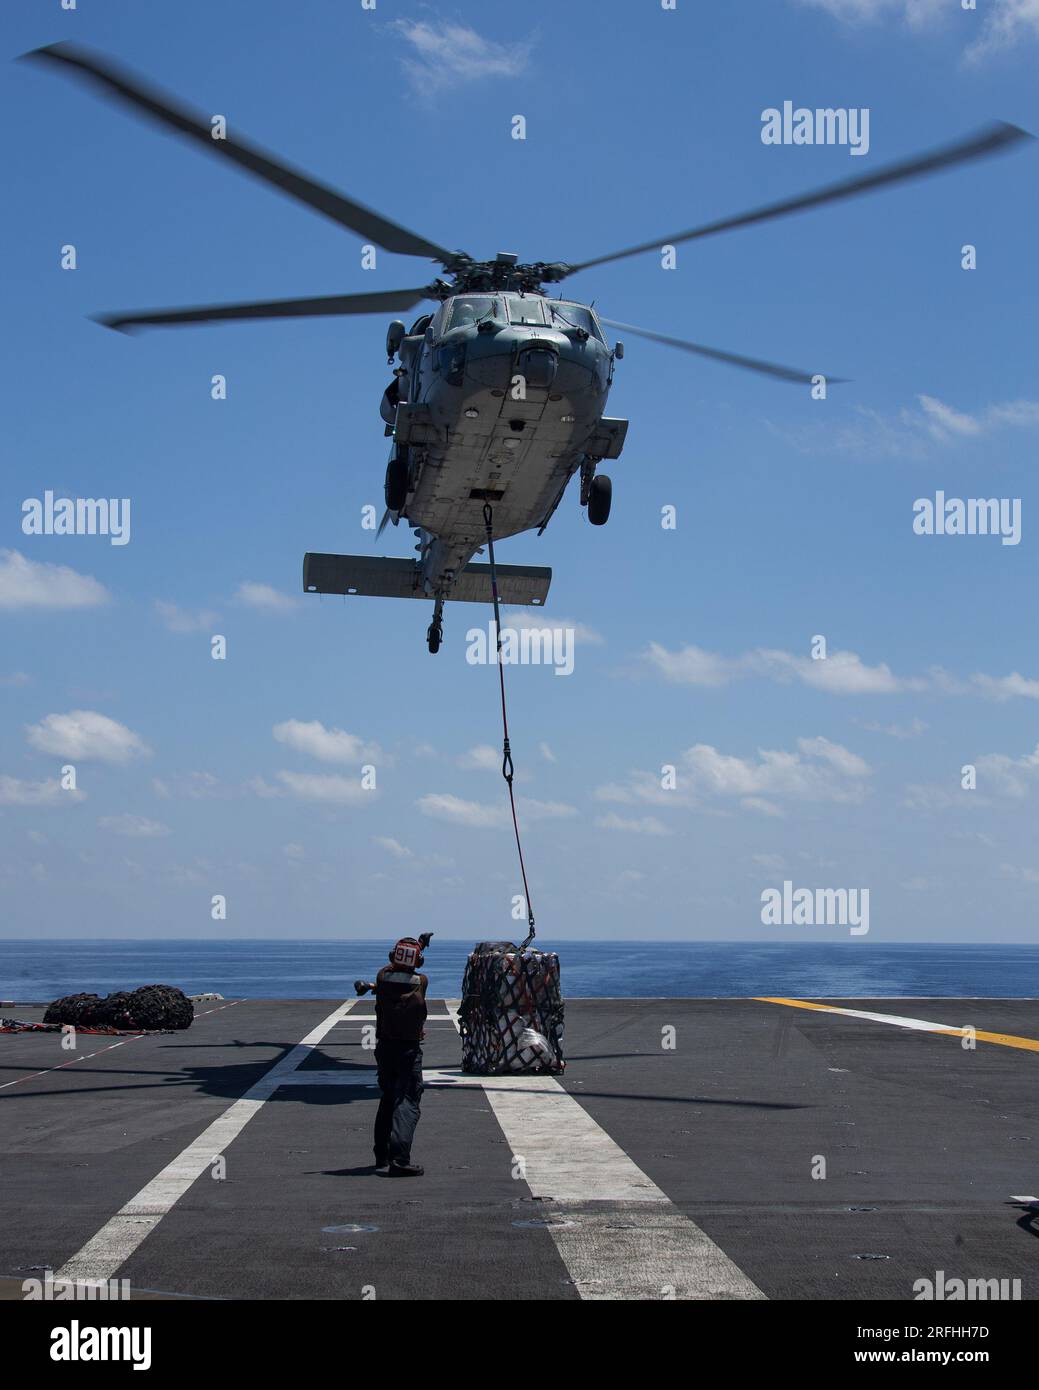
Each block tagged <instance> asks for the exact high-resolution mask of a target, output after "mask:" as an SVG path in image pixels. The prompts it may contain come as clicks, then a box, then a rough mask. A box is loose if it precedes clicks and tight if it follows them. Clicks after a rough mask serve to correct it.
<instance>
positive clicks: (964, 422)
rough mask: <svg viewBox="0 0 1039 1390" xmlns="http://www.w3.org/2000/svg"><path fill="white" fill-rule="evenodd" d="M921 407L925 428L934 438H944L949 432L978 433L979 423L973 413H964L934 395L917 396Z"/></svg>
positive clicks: (979, 430) (979, 431) (979, 429)
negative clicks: (925, 423)
mask: <svg viewBox="0 0 1039 1390" xmlns="http://www.w3.org/2000/svg"><path fill="white" fill-rule="evenodd" d="M917 400H918V401H919V402H920V405H921V407H922V408H923V412H924V418H925V420H926V422H927V428H928V429H929V431H930V432H931V434H933V435H934V437H935V438H936V439H945V438H946V437H947V436H948V435H950V434H966V435H971V434H980V433H981V424H980V422H979V421H977V420H976V419H975V418H974V416H973V415H964V414H963V413H962V412H961V411H958V410H953V408H952V406H951V405H945V404H943V402H941V401H940V400H937V399H936V397H934V396H917Z"/></svg>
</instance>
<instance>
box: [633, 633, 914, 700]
mask: <svg viewBox="0 0 1039 1390" xmlns="http://www.w3.org/2000/svg"><path fill="white" fill-rule="evenodd" d="M642 659H643V661H645V662H647V663H648V664H649V665H650V666H652V667H653V668H654V669H655V670H656V671H657V672H658V673H659V674H660V675H661V676H663V678H664V679H665V680H666V681H670V682H671V683H672V684H673V685H697V686H702V687H707V688H711V689H717V688H719V687H721V686H725V685H728V684H729V683H730V682H731V681H734V680H737V679H739V678H741V677H747V676H764V677H766V678H767V679H769V680H774V681H778V682H779V683H780V684H786V683H788V682H789V681H791V680H799V681H800V682H801V683H802V684H803V685H807V686H810V687H812V688H813V689H815V690H822V691H825V692H827V693H828V694H831V695H878V694H883V695H887V694H893V693H895V692H896V691H900V690H919V689H922V688H924V685H925V684H926V682H924V681H921V680H918V679H916V680H913V679H910V680H906V679H902V678H900V677H898V676H896V675H894V674H893V672H892V671H891V668H890V667H889V666H887V665H886V664H885V663H884V662H881V663H880V664H879V665H878V666H867V665H866V663H865V662H864V661H863V660H862V658H861V657H860V656H858V655H857V654H856V653H855V652H843V651H835V652H831V653H830V654H829V655H828V656H826V657H825V658H821V659H819V660H813V659H812V658H811V657H809V656H797V655H795V654H794V653H793V652H784V651H778V650H770V649H767V648H758V649H756V650H755V651H750V652H746V653H744V654H743V655H742V656H737V657H725V656H721V655H719V654H718V653H716V652H708V651H705V650H704V649H703V648H702V647H696V646H685V647H681V648H679V649H678V650H677V651H673V652H672V651H668V649H667V648H666V647H664V646H662V645H661V644H660V643H659V642H651V643H650V644H649V647H648V648H647V649H646V651H645V652H644V653H643V656H642Z"/></svg>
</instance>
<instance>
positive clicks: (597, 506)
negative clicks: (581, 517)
mask: <svg viewBox="0 0 1039 1390" xmlns="http://www.w3.org/2000/svg"><path fill="white" fill-rule="evenodd" d="M596 463H598V459H586V460H585V462H584V463H583V464H582V465H581V506H582V507H587V508H588V520H589V521H590V522H591V523H592V525H593V526H605V525H606V523H607V521H609V519H610V503H611V502H612V500H613V484H612V483H611V482H610V480H609V478H608V477H607V476H606V474H605V473H598V474H597V473H596V471H595V465H596Z"/></svg>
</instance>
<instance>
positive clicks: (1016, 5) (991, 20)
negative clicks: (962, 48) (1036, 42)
mask: <svg viewBox="0 0 1039 1390" xmlns="http://www.w3.org/2000/svg"><path fill="white" fill-rule="evenodd" d="M1037 36H1039V0H994V3H993V7H992V12H991V14H990V15H989V16H988V17H987V18H986V20H985V24H984V27H983V28H982V31H981V34H980V36H979V37H978V38H977V39H976V40H975V41H974V43H972V44H971V45H970V46H969V47H968V48H967V51H966V54H965V57H966V59H967V62H969V63H976V62H980V61H981V60H982V59H983V58H987V57H989V56H990V55H991V54H993V53H999V52H1002V51H1003V50H1005V49H1007V48H1013V47H1014V45H1015V44H1017V43H1019V42H1021V41H1023V40H1027V39H1034V38H1036V37H1037Z"/></svg>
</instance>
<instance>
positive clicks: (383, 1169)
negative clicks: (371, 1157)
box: [375, 1153, 390, 1173]
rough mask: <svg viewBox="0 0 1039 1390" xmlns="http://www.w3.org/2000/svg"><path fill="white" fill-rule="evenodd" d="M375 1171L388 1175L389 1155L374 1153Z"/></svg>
mask: <svg viewBox="0 0 1039 1390" xmlns="http://www.w3.org/2000/svg"><path fill="white" fill-rule="evenodd" d="M375 1171H376V1172H377V1173H388V1172H389V1171H390V1156H389V1154H381V1153H376V1155H375Z"/></svg>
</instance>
